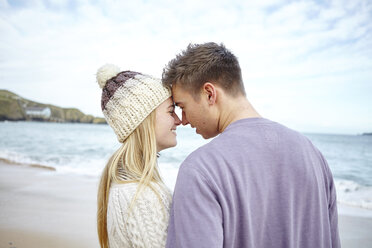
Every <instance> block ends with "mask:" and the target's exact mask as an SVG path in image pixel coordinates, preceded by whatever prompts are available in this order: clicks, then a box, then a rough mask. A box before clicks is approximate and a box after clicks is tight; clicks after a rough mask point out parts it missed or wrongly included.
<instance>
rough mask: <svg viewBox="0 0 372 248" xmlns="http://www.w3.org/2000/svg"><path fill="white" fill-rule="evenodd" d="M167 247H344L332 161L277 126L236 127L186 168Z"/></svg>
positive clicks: (258, 121) (252, 123) (246, 123)
mask: <svg viewBox="0 0 372 248" xmlns="http://www.w3.org/2000/svg"><path fill="white" fill-rule="evenodd" d="M167 247H170V248H179V247H188V248H189V247H198V248H199V247H205V248H214V247H229V248H230V247H237V248H243V247H258V248H264V247H275V248H280V247H283V248H284V247H285V248H292V247H301V248H306V247H309V248H310V247H311V248H313V247H317V248H321V247H340V240H339V235H338V226H337V202H336V191H335V186H334V183H333V178H332V174H331V171H330V169H329V167H328V165H327V162H326V160H325V159H324V158H323V156H322V154H321V153H320V152H319V151H318V150H317V149H316V148H315V147H314V146H313V145H312V143H311V142H310V141H309V140H308V139H307V138H306V137H304V136H303V135H301V134H299V133H298V132H295V131H293V130H291V129H288V128H286V127H284V126H282V125H280V124H278V123H275V122H272V121H269V120H267V119H264V118H248V119H243V120H239V121H236V122H234V123H232V124H230V125H229V126H228V127H227V128H226V129H225V131H224V132H223V133H222V134H220V135H219V136H218V137H216V138H215V139H213V140H212V141H211V142H209V143H208V144H206V145H204V146H202V147H201V148H199V149H197V150H196V151H195V152H193V153H191V154H190V155H189V156H188V157H187V158H186V160H185V161H184V162H183V163H182V165H181V167H180V170H179V174H178V178H177V183H176V187H175V191H174V196H173V206H172V210H171V216H170V223H169V228H168V239H167Z"/></svg>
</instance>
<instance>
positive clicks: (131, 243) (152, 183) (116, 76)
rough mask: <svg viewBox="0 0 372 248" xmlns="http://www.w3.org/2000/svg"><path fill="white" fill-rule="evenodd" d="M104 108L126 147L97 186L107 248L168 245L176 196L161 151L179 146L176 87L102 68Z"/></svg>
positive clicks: (102, 236)
mask: <svg viewBox="0 0 372 248" xmlns="http://www.w3.org/2000/svg"><path fill="white" fill-rule="evenodd" d="M97 81H98V83H99V85H100V87H101V88H102V100H101V107H102V111H103V114H104V116H105V118H106V121H107V122H108V124H109V125H110V126H111V127H112V129H113V130H114V132H115V134H116V135H117V138H118V140H119V142H120V143H121V144H122V145H121V147H120V148H119V149H118V150H117V151H116V152H115V153H114V154H113V155H112V157H111V158H110V160H109V161H108V163H107V165H106V167H105V169H104V171H103V173H102V177H101V181H100V185H99V189H98V209H97V229H98V237H99V242H100V245H101V247H102V248H106V247H111V248H115V247H165V242H166V233H167V227H168V218H169V208H170V203H171V194H170V191H169V190H168V189H167V187H166V186H165V185H164V183H163V181H162V179H161V177H160V175H159V171H158V166H157V153H158V152H159V151H161V150H163V149H166V148H169V147H173V146H175V145H176V144H177V140H176V126H177V125H179V124H180V120H179V118H178V117H177V115H176V114H175V113H174V105H173V101H172V98H171V91H170V89H169V88H167V87H164V86H163V85H162V84H161V81H160V80H158V79H155V78H153V77H151V76H148V75H143V74H141V73H137V72H132V71H123V72H120V70H119V68H117V67H116V66H113V65H105V66H103V67H101V68H100V69H99V70H98V72H97Z"/></svg>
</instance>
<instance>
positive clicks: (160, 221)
mask: <svg viewBox="0 0 372 248" xmlns="http://www.w3.org/2000/svg"><path fill="white" fill-rule="evenodd" d="M133 195H134V192H130V194H129V195H128V192H127V191H120V193H119V195H118V199H117V200H118V204H114V206H115V209H114V211H115V212H116V214H117V216H116V220H117V225H116V226H117V229H118V232H120V233H119V234H118V235H117V236H118V237H120V240H121V241H122V242H119V243H120V244H118V247H126V245H124V244H130V247H154V248H164V247H165V242H166V234H167V226H168V213H166V211H167V210H166V209H167V208H164V207H163V204H162V203H161V202H160V201H159V198H158V197H157V196H156V195H155V193H154V192H153V191H152V190H151V189H148V188H146V189H145V190H144V192H143V193H142V194H141V195H140V196H139V197H138V199H137V200H136V202H135V204H134V205H133V208H132V209H131V210H130V211H129V205H130V202H131V199H132V197H133ZM123 245H124V246H123Z"/></svg>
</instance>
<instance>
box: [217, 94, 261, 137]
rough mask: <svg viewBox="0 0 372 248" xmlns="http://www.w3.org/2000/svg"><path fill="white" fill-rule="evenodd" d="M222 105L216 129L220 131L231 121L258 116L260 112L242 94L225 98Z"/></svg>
mask: <svg viewBox="0 0 372 248" xmlns="http://www.w3.org/2000/svg"><path fill="white" fill-rule="evenodd" d="M224 100H225V101H224V104H223V106H220V110H221V111H220V117H219V123H218V124H219V125H218V130H219V132H220V133H222V132H223V131H224V130H225V129H226V127H227V126H228V125H230V124H231V123H233V122H235V121H238V120H241V119H246V118H260V117H261V116H260V114H259V113H258V112H257V111H256V110H255V109H254V108H253V106H252V105H251V104H250V102H249V101H248V99H247V98H246V97H244V96H241V97H237V98H225V99H224Z"/></svg>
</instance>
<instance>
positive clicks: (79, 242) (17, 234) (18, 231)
mask: <svg viewBox="0 0 372 248" xmlns="http://www.w3.org/2000/svg"><path fill="white" fill-rule="evenodd" d="M98 180H99V178H92V177H89V176H82V175H73V174H59V173H57V172H56V171H52V170H49V169H45V168H44V167H41V168H37V167H36V168H35V167H30V166H25V165H20V164H8V163H6V161H4V160H0V247H14V248H15V247H16V248H22V247H28V248H36V247H38V248H39V247H56V248H59V247H72V248H73V247H99V245H98V237H97V232H96V194H97V189H98ZM338 208H339V231H340V239H341V244H342V247H345V248H348V247H358V248H363V247H370V244H371V243H372V235H370V232H371V231H372V215H371V216H355V215H352V213H357V212H360V211H359V209H358V208H353V207H347V206H342V205H339V206H338ZM350 208H351V210H350ZM366 211H369V210H366ZM370 212H371V213H372V211H370ZM350 213H351V214H350Z"/></svg>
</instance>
